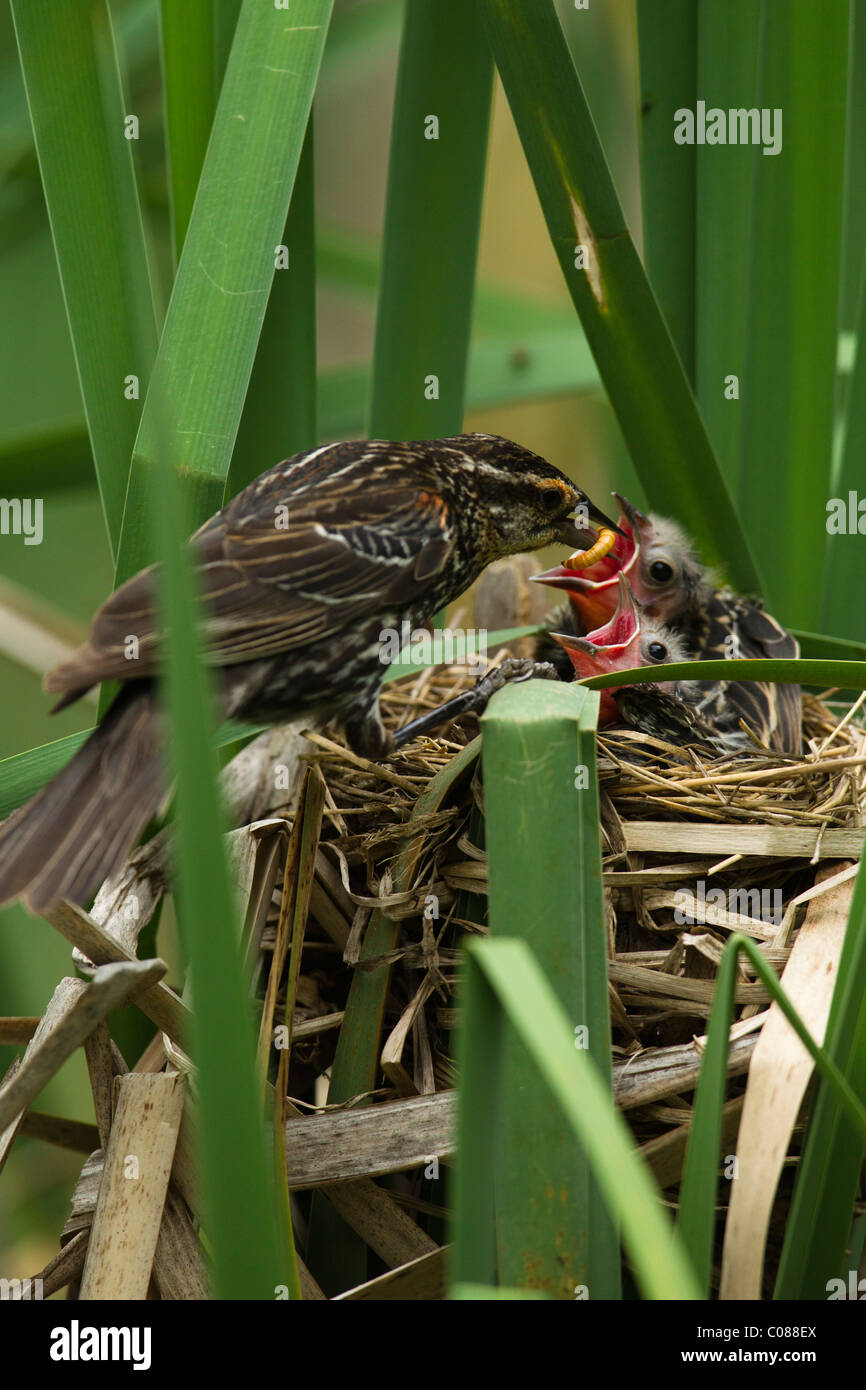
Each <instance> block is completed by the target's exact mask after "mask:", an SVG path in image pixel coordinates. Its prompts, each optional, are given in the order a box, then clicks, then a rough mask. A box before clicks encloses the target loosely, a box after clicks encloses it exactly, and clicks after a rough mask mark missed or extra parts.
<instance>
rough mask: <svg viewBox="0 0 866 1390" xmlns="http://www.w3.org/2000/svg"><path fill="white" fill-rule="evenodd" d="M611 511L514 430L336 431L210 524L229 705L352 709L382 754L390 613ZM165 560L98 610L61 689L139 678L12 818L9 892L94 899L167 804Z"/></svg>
mask: <svg viewBox="0 0 866 1390" xmlns="http://www.w3.org/2000/svg"><path fill="white" fill-rule="evenodd" d="M590 520H595V521H597V522H598V523H600V524H603V525H605V524H608V521H607V518H606V517H605V516H604V514H603V513H601V512H598V511H597V509H595V508H594V507H593V505H592V503H591V502H589V499H588V498H587V497H586V496H585V494H584V493H583V492H581V491H580V489H579V488H577V487H575V485H574V484H573V483H571V482H570V481H569V480H568V479H567V478H566V477H565V476H564V475H563V474H562V473H560V472H559V471H558V470H557V469H555V468H553V467H552V466H551V465H550V464H549V463H547V462H546V461H545V460H544V459H542V458H539V456H538V455H537V454H533V453H531V452H530V451H529V450H528V449H524V448H522V447H521V446H520V445H518V444H514V443H513V442H512V441H510V440H507V439H502V438H500V437H499V436H497V435H483V434H474V435H459V436H456V437H455V438H452V439H439V440H423V441H417V442H411V443H406V444H403V443H393V442H389V441H382V440H372V441H370V440H367V441H364V440H361V441H353V442H350V443H344V444H333V445H327V446H324V447H322V448H319V449H314V450H311V451H309V452H306V453H303V454H298V455H296V456H295V457H294V458H291V459H288V460H287V461H285V462H283V463H280V464H277V466H276V467H275V468H271V469H270V470H269V471H268V472H266V473H263V474H262V476H261V477H260V478H258V479H256V481H255V482H253V483H251V484H250V486H249V487H247V488H245V489H244V490H243V492H241V493H239V494H238V495H237V496H236V497H235V498H234V499H233V500H232V501H231V502H229V504H228V505H227V506H226V507H224V508H223V509H222V511H220V512H218V513H217V514H216V515H215V516H213V517H212V518H211V519H210V521H208V522H207V523H206V524H205V525H204V526H202V528H201V529H200V530H199V531H198V532H196V534H195V536H194V537H193V538H192V540H191V542H190V544H191V548H192V551H193V555H194V559H195V564H196V567H197V570H198V579H199V585H200V589H201V591H202V595H203V600H204V613H205V637H206V644H207V656H206V659H207V660H208V661H209V662H210V664H211V665H213V666H215V667H217V668H218V677H217V681H216V685H217V693H218V697H219V705H220V711H221V713H222V715H223V716H224V717H238V718H247V719H253V720H264V721H268V720H277V719H281V718H287V717H298V716H303V717H305V718H308V719H309V721H310V722H311V723H315V722H326V721H330V720H337V721H339V722H341V723H342V724H343V725H344V727H345V731H346V734H347V737H348V739H349V741H350V743H351V744H352V746H353V747H354V748H355V749H356V750H357V751H358V752H361V753H364V754H366V755H367V756H371V757H380V756H383V755H384V754H386V753H387V752H388V750H389V748H390V747H391V744H392V740H391V738H390V736H389V735H388V734H387V733H386V731H385V729H384V728H383V726H382V722H381V719H380V717H379V688H380V686H381V683H382V678H383V676H384V673H385V670H386V668H387V657H386V656H385V655H384V654H383V645H382V644H383V629H391V630H395V631H397V632H400V631H401V625H402V624H403V623H404V622H407V623H408V625H409V627H410V629H411V628H414V627H416V626H418V625H419V624H421V623H423V622H424V621H426V620H427V619H428V618H429V617H431V616H432V615H433V614H434V613H435V612H437V611H438V610H439V609H440V608H442V607H443V606H444V605H445V604H447V603H449V602H451V601H452V600H453V599H455V598H456V597H458V595H459V594H461V593H462V592H463V590H464V589H466V588H467V587H468V585H469V584H471V583H472V581H473V580H474V579H475V578H476V577H477V575H478V574H479V573H480V572H481V570H482V569H483V568H484V566H485V565H487V564H488V563H489V562H490V561H491V560H495V559H498V558H499V557H501V556H503V555H508V554H513V553H516V552H518V551H522V550H527V549H533V548H535V547H538V546H541V545H548V544H551V543H552V542H555V541H559V542H561V543H562V544H564V545H568V546H570V547H571V548H572V549H574V547H575V546H579V545H580V546H586V545H588V544H592V543H593V542H594V540H595V538H596V533H595V531H594V530H593V529H592V527H591V526H590V525H589V524H588V522H589V521H590ZM159 654H160V640H159V626H158V615H157V612H156V594H155V572H154V570H153V569H148V570H144V571H142V572H141V573H140V574H137V575H135V576H134V577H133V578H132V579H130V580H129V581H128V582H127V583H126V584H124V585H123V586H122V587H121V588H120V589H118V590H117V591H116V592H115V593H114V594H113V595H112V596H111V597H110V598H109V599H108V600H107V601H106V602H105V603H104V604H103V606H102V608H101V609H100V610H99V611H98V613H97V614H96V616H95V618H94V620H93V623H92V626H91V630H90V635H89V637H88V639H87V641H86V643H85V644H84V645H83V646H82V647H81V648H80V649H79V651H77V652H76V653H75V655H74V656H73V657H72V658H71V659H70V660H69V661H66V662H64V663H63V664H62V665H61V666H59V667H57V669H56V670H54V671H52V672H51V673H50V674H49V675H48V677H47V678H46V681H45V688H46V689H47V690H49V691H52V692H54V693H56V694H60V695H61V696H62V698H61V700H60V703H59V704H58V705H57V707H56V708H58V709H62V708H63V707H64V706H66V705H68V704H70V703H71V702H72V701H74V700H76V699H78V698H79V696H81V695H83V694H84V692H85V691H86V690H88V689H89V688H90V687H91V686H93V685H95V684H96V683H97V682H99V681H103V680H111V679H115V680H121V681H123V682H124V687H123V689H122V691H121V693H120V695H119V696H118V698H117V700H116V701H115V703H114V704H113V705H112V707H111V709H110V710H109V712H108V714H107V716H106V718H105V719H104V720H103V722H102V724H101V725H100V727H99V728H98V729H97V730H96V731H95V732H94V733H93V735H92V736H91V738H90V739H89V740H88V742H87V743H86V744H85V745H84V747H83V748H82V749H81V750H80V751H79V752H78V753H77V754H76V756H75V757H74V758H73V759H72V761H71V762H70V763H69V764H68V766H67V767H66V768H64V770H63V771H62V772H61V773H60V774H59V775H58V777H56V778H55V779H54V781H52V782H51V783H49V784H48V786H47V787H45V788H43V789H42V791H41V792H40V793H39V794H38V795H37V796H36V797H35V798H34V799H33V801H31V802H30V803H28V805H27V806H24V807H22V808H20V809H19V810H18V811H16V812H15V813H14V814H13V815H12V816H11V817H10V818H9V820H7V821H6V822H5V823H4V825H3V826H2V827H0V902H5V901H8V900H9V899H10V898H12V897H16V896H19V895H22V894H23V895H24V896H25V899H26V901H27V902H28V903H29V904H30V905H31V906H32V907H33V908H34V909H36V910H39V909H44V908H46V907H48V906H50V905H51V904H53V903H55V902H56V901H58V900H59V899H60V898H62V897H69V898H72V899H74V900H76V901H84V900H85V899H86V898H87V897H88V895H89V893H90V892H91V891H92V889H93V887H94V886H95V885H96V884H97V883H99V882H100V881H101V879H102V878H104V877H105V876H106V874H107V873H108V872H110V870H111V869H112V868H114V867H115V865H116V864H117V863H118V862H119V860H120V859H121V858H122V856H123V854H124V853H125V851H126V850H127V849H128V848H129V846H130V844H131V843H132V842H133V840H134V839H135V837H136V835H137V834H138V833H139V831H140V829H141V827H142V826H143V825H144V824H145V823H146V822H147V821H148V819H149V818H150V817H151V816H152V815H153V813H154V811H155V810H156V808H157V806H158V804H159V802H160V800H161V797H162V794H163V788H164V781H163V776H162V771H161V767H160V750H161V746H162V739H161V736H160V716H159V706H158V701H157V699H156V696H155V684H156V677H157V675H158V673H159Z"/></svg>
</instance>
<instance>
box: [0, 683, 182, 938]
mask: <svg viewBox="0 0 866 1390" xmlns="http://www.w3.org/2000/svg"><path fill="white" fill-rule="evenodd" d="M163 785H164V781H163V768H162V758H161V739H160V718H159V712H158V710H157V705H156V700H155V698H154V694H153V690H152V688H151V686H150V685H149V684H147V685H141V686H137V685H130V686H128V687H127V688H126V689H125V690H123V691H121V693H120V695H118V697H117V699H116V700H115V702H114V704H113V705H112V706H111V708H110V710H109V711H108V714H107V715H106V716H105V718H104V719H103V721H102V723H101V724H100V725H99V728H98V729H96V730H95V731H94V732H93V733H92V734H91V736H90V738H89V739H88V740H87V742H86V743H85V744H84V746H83V747H82V748H80V749H79V750H78V752H77V753H76V754H75V756H74V757H73V758H72V759H71V760H70V761H69V762H68V763H67V764H66V766H65V767H64V768H63V770H62V771H61V772H59V773H58V774H57V776H56V777H54V778H53V779H52V781H50V782H49V783H48V784H47V785H46V786H44V787H43V788H42V790H41V791H40V792H38V793H37V794H36V796H34V797H33V799H32V800H31V801H29V802H27V804H26V805H25V806H21V807H19V809H18V810H17V811H13V813H12V815H11V816H10V817H9V818H8V820H6V821H5V822H4V823H3V824H2V825H0V903H4V902H9V901H10V900H11V899H13V898H17V897H23V898H24V900H25V902H26V903H27V904H28V905H29V906H30V907H31V908H32V909H33V911H34V912H44V911H46V910H48V909H49V908H51V907H54V906H55V905H56V904H57V903H58V902H59V901H60V900H61V899H62V898H69V899H70V900H71V901H72V902H78V903H83V902H85V901H86V900H87V898H88V897H89V896H90V894H91V893H92V892H93V891H94V889H95V888H96V887H97V886H98V885H99V884H100V883H101V882H102V880H103V879H104V878H106V877H107V876H108V874H110V873H111V872H112V870H113V869H115V868H116V867H117V865H118V864H119V863H120V862H121V860H122V859H123V856H124V855H125V853H126V851H127V850H128V849H129V848H130V846H131V845H132V843H133V841H134V840H135V838H136V836H137V835H138V834H139V833H140V831H141V830H142V828H143V827H144V826H145V825H146V823H147V822H148V820H150V818H151V816H152V815H153V814H154V812H155V811H156V809H157V807H158V806H159V803H160V800H161V798H162V792H163Z"/></svg>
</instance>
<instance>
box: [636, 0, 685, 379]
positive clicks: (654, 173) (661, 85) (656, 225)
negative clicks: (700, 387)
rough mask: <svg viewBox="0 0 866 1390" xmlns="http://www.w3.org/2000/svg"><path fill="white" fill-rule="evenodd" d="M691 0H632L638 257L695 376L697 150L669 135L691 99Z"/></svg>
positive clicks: (678, 347) (683, 357)
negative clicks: (637, 111) (640, 227)
mask: <svg viewBox="0 0 866 1390" xmlns="http://www.w3.org/2000/svg"><path fill="white" fill-rule="evenodd" d="M699 8H700V6H699V5H696V4H695V0H667V3H666V4H664V5H660V4H659V3H658V0H637V26H638V48H639V52H640V88H641V90H640V113H641V125H640V132H641V171H640V173H641V178H640V181H641V195H642V197H641V202H642V208H643V245H644V261H645V263H646V268H647V273H648V275H649V278H650V283H651V285H652V287H653V290H654V291H655V295H656V299H657V300H658V302H659V307H660V308H661V310H662V312H663V314H664V316H665V318H666V320H667V324H668V328H669V329H670V331H671V337H672V338H673V340H674V343H675V344H676V348H677V352H678V353H679V356H680V361H681V362H682V364H683V369H684V371H685V373H686V376H687V377H688V379H689V381H690V382H692V383H694V380H695V256H696V243H697V216H696V184H697V155H698V151H697V149H696V147H695V146H694V145H679V144H677V143H676V142H675V140H674V128H675V113H676V112H677V111H679V110H681V109H682V108H683V107H690V108H691V109H692V110H694V106H695V102H696V101H697V96H698V88H697V65H698V11H699Z"/></svg>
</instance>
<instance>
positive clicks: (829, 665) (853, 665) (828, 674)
mask: <svg viewBox="0 0 866 1390" xmlns="http://www.w3.org/2000/svg"><path fill="white" fill-rule="evenodd" d="M660 669H663V670H664V675H665V680H666V681H667V680H674V681H681V680H701V681H725V680H737V681H744V680H753V681H780V682H782V684H793V685H817V686H823V687H824V689H829V687H830V686H841V688H842V689H843V690H864V689H866V661H757V660H756V661H672V662H671V664H670V665H669V666H665V667H664V668H660V667H658V666H636V667H635V668H634V669H633V670H631V671H609V672H605V674H604V675H603V676H590V677H589V678H588V679H586V680H584V681H582V682H581V684H582V685H588V686H589V688H590V690H604V689H605V688H606V687H608V686H616V685H636V684H638V683H639V682H640V681H642V680H643V681H645V680H647V679H649V677H650V674H651V673H654V676H655V679H658V674H659V670H660Z"/></svg>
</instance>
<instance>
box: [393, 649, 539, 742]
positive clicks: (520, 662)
mask: <svg viewBox="0 0 866 1390" xmlns="http://www.w3.org/2000/svg"><path fill="white" fill-rule="evenodd" d="M533 677H536V678H537V679H539V680H548V681H555V680H559V676H558V675H557V673H556V670H555V669H554V667H553V666H551V664H550V662H549V661H531V660H528V659H522V658H520V657H515V656H509V657H506V659H505V660H504V661H503V662H502V663H501V664H500V665H499V666H494V668H493V670H492V671H488V672H487V674H486V675H485V676H481V677H479V679H478V680H477V681H476V683H475V685H474V686H473V687H472V689H471V690H464V691H463V693H462V694H461V695H455V696H454V698H453V700H446V701H445V703H444V704H442V705H437V707H436V709H431V710H430V711H429V712H428V713H427V714H422V715H420V716H419V717H418V718H417V719H413V720H411V721H410V723H408V724H404V725H403V728H402V729H398V730H397V732H396V733H395V734H394V747H395V748H402V747H403V746H404V744H407V743H409V742H411V740H412V739H413V738H420V737H421V736H422V734H429V733H432V732H433V730H434V729H441V728H442V726H443V725H445V724H450V723H451V721H452V720H453V719H459V718H460V716H461V715H463V714H477V715H482V714H483V713H484V711H485V709H486V708H487V702H488V701H489V699H490V697H491V695H495V694H496V692H497V690H501V689H502V687H503V686H504V685H509V684H510V683H511V682H512V681H528V680H530V679H532V678H533Z"/></svg>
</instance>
